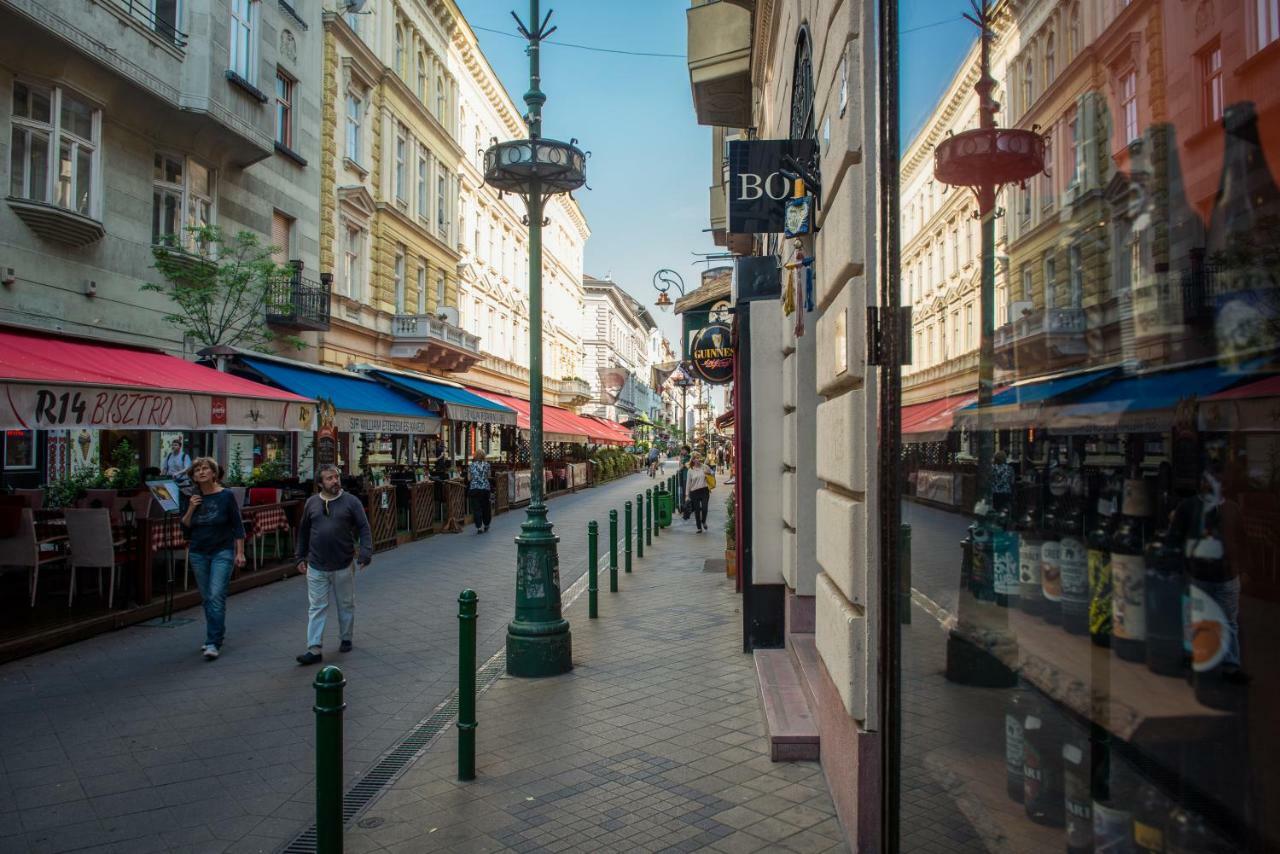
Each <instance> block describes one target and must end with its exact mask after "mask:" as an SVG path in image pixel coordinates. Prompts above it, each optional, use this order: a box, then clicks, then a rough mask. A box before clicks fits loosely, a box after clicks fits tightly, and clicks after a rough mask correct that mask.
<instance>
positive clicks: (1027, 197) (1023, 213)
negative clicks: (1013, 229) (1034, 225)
mask: <svg viewBox="0 0 1280 854" xmlns="http://www.w3.org/2000/svg"><path fill="white" fill-rule="evenodd" d="M1018 195H1019V196H1020V197H1021V200H1022V209H1021V210H1020V211H1019V212H1018V225H1020V226H1022V227H1024V228H1025V227H1026V226H1029V225H1031V185H1030V184H1028V185H1027V186H1026V187H1024V188H1022V189H1021V190H1019V191H1018Z"/></svg>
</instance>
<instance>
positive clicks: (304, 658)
mask: <svg viewBox="0 0 1280 854" xmlns="http://www.w3.org/2000/svg"><path fill="white" fill-rule="evenodd" d="M320 661H324V656H323V655H322V654H320V653H318V652H312V651H311V650H307V651H306V652H304V653H303V654H302V655H300V656H298V663H299V664H315V663H317V662H320Z"/></svg>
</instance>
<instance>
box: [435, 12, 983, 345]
mask: <svg viewBox="0 0 1280 854" xmlns="http://www.w3.org/2000/svg"><path fill="white" fill-rule="evenodd" d="M459 6H460V7H461V8H462V12H463V14H464V15H466V17H467V20H468V21H469V22H470V23H471V25H472V27H473V28H474V29H475V30H476V36H477V38H478V39H479V41H480V46H481V49H482V50H484V53H485V56H487V57H488V59H489V62H490V63H491V64H492V65H493V67H494V70H496V71H497V73H498V76H499V77H500V78H501V79H502V81H503V83H504V84H505V85H506V87H507V91H508V92H510V93H512V95H513V97H514V98H515V99H516V101H517V103H518V104H520V105H521V106H523V101H522V100H521V98H522V96H523V94H524V92H525V90H526V89H527V88H528V75H529V62H528V58H527V57H526V56H525V53H524V43H523V41H522V40H520V39H518V38H512V36H513V35H514V34H515V22H514V21H513V20H512V19H511V15H510V10H511V9H516V10H517V11H518V12H519V14H520V15H521V17H522V18H523V17H525V16H527V15H528V11H529V4H528V3H527V2H524V0H516V2H511V0H459ZM542 6H543V14H544V15H545V14H546V11H547V10H548V9H554V10H555V16H554V17H553V19H552V23H553V24H556V25H558V26H559V28H560V29H559V30H557V31H556V33H555V34H553V35H552V37H551V40H552V41H553V42H554V41H563V42H566V43H569V44H585V45H591V46H593V47H599V48H610V49H617V50H625V51H639V52H652V53H662V54H676V55H677V56H676V58H672V57H649V56H631V55H623V54H610V53H600V52H596V51H587V50H579V49H575V48H572V47H569V46H567V45H555V44H549V43H548V44H545V45H544V46H543V52H542V89H543V91H544V92H546V94H547V103H546V106H545V107H544V110H543V133H544V134H545V135H547V136H550V137H555V138H559V139H569V138H570V137H577V138H578V139H579V140H580V144H581V145H582V147H583V148H585V149H587V150H589V151H591V153H592V157H591V159H590V160H589V161H588V162H587V181H588V184H590V186H591V190H582V191H579V193H578V194H577V197H578V200H579V202H580V203H581V205H582V208H583V210H584V212H585V213H586V216H587V221H588V222H589V223H590V225H591V229H592V235H591V239H590V240H588V241H587V251H586V272H587V273H589V274H591V275H594V276H604V275H606V274H610V275H612V277H613V279H614V280H615V281H617V282H618V283H619V284H621V285H622V286H623V287H624V288H626V289H627V290H628V291H630V292H631V293H632V294H633V295H634V296H635V297H636V298H637V299H639V300H640V301H641V302H643V303H644V304H645V305H649V306H652V304H653V300H654V298H655V297H656V293H655V291H654V290H653V286H652V284H651V281H652V279H653V274H654V272H655V271H657V270H658V269H660V268H662V267H670V268H672V269H674V270H676V271H677V272H679V273H680V274H681V275H682V276H683V277H684V280H685V282H686V284H687V285H688V286H689V287H691V288H692V287H696V286H697V281H698V275H699V270H700V269H701V268H702V266H703V265H695V264H694V263H693V262H694V261H695V260H696V259H695V258H694V256H693V255H692V253H693V252H695V251H696V252H712V251H716V247H715V245H714V244H713V243H712V242H711V238H710V235H709V234H707V233H706V232H705V231H704V229H706V228H707V227H708V222H707V215H708V209H707V203H708V195H707V188H708V186H709V185H710V183H711V151H710V148H711V131H710V128H705V127H701V126H699V125H698V124H697V123H696V122H695V121H694V113H693V101H692V98H691V96H690V92H689V70H688V67H687V65H686V64H685V60H684V58H683V57H684V55H685V43H686V29H685V11H686V10H687V9H688V8H689V3H688V0H644V2H629V1H628V0H606V2H601V0H544V2H543V3H542ZM967 8H968V4H967V2H963V0H903V2H902V11H901V13H900V16H901V27H902V29H903V30H904V31H907V30H913V28H917V27H923V28H922V29H914V30H913V31H911V32H904V33H903V36H902V55H903V63H902V99H903V103H902V119H903V143H904V144H905V143H906V142H907V140H908V139H909V137H910V133H911V132H912V131H913V130H914V129H915V128H916V127H918V126H919V124H920V122H922V121H923V119H924V117H925V116H927V115H928V113H929V111H930V110H931V109H932V107H933V104H934V103H935V102H936V101H937V99H938V97H939V96H940V95H941V94H942V89H943V87H945V86H946V82H947V80H948V79H949V78H950V76H951V73H952V71H953V70H954V68H955V66H956V64H957V63H958V62H959V61H960V59H961V58H962V57H963V56H964V53H965V50H966V49H967V48H968V46H969V44H971V43H972V40H973V37H974V35H975V34H974V30H973V27H972V26H971V25H970V24H968V23H967V22H965V21H964V20H962V19H961V18H960V17H959V16H960V12H961V11H964V10H966V9H967ZM948 19H950V20H951V21H952V22H951V23H946V24H941V25H939V24H938V22H940V21H944V20H948ZM489 30H500V31H501V34H499V33H494V32H489ZM921 57H928V60H927V61H919V58H921ZM654 313H655V315H656V316H657V317H658V321H659V324H660V325H661V327H662V329H663V331H664V332H665V333H666V334H667V336H668V337H669V338H671V340H672V341H673V343H674V342H675V341H676V340H677V338H678V334H679V331H678V330H679V326H678V323H677V322H676V320H675V318H674V317H673V316H672V315H669V314H668V315H665V316H664V315H661V314H660V313H658V312H656V310H655V312H654Z"/></svg>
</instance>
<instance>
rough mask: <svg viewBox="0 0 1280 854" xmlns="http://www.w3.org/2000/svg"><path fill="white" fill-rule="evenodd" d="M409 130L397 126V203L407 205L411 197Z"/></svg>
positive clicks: (399, 125)
mask: <svg viewBox="0 0 1280 854" xmlns="http://www.w3.org/2000/svg"><path fill="white" fill-rule="evenodd" d="M408 137H409V130H408V128H406V127H405V126H404V125H401V124H397V125H396V142H395V193H396V201H397V202H399V203H400V204H402V205H403V204H406V200H407V199H408V195H409V176H408V168H409V165H408V161H407V158H408V157H409V139H408Z"/></svg>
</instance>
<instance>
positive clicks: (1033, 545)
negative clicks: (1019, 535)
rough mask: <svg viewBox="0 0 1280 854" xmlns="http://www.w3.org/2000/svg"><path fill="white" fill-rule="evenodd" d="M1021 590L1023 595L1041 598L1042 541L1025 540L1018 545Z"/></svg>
mask: <svg viewBox="0 0 1280 854" xmlns="http://www.w3.org/2000/svg"><path fill="white" fill-rule="evenodd" d="M1018 580H1019V581H1020V582H1021V584H1020V586H1019V591H1020V592H1021V594H1022V595H1023V596H1030V597H1031V598H1033V599H1035V598H1039V597H1040V596H1041V595H1042V594H1041V592H1040V542H1039V541H1038V540H1023V541H1022V543H1021V544H1019V546H1018Z"/></svg>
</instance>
